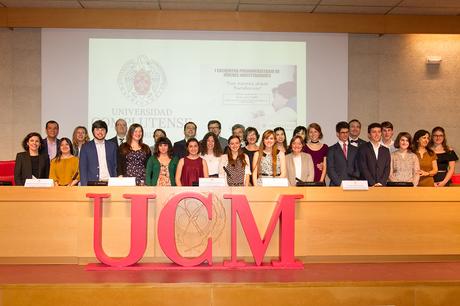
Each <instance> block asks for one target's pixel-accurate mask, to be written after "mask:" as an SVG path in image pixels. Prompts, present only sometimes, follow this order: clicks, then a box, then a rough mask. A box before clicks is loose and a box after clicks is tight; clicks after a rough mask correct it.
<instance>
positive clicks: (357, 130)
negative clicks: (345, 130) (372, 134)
mask: <svg viewBox="0 0 460 306" xmlns="http://www.w3.org/2000/svg"><path fill="white" fill-rule="evenodd" d="M348 124H349V125H350V129H349V131H350V132H349V134H350V139H349V140H348V141H349V142H350V145H352V146H354V147H357V148H358V147H360V146H361V145H363V144H365V143H366V141H365V140H363V139H361V138H359V135H360V134H361V122H359V120H358V119H353V120H350V122H348Z"/></svg>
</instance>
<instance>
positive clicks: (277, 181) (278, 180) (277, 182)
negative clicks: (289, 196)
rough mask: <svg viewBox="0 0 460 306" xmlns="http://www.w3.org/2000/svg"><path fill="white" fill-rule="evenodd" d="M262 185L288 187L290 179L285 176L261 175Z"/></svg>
mask: <svg viewBox="0 0 460 306" xmlns="http://www.w3.org/2000/svg"><path fill="white" fill-rule="evenodd" d="M260 181H261V186H263V187H288V186H289V181H288V179H287V178H285V177H261V178H260Z"/></svg>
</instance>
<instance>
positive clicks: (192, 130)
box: [173, 121, 196, 159]
mask: <svg viewBox="0 0 460 306" xmlns="http://www.w3.org/2000/svg"><path fill="white" fill-rule="evenodd" d="M195 136H196V124H195V123H194V122H191V121H190V122H187V123H186V124H185V125H184V139H182V140H180V141H177V142H175V143H174V146H173V155H174V156H177V157H178V158H179V159H181V158H182V157H185V156H186V155H187V140H189V139H190V138H194V137H195Z"/></svg>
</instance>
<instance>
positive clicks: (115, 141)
mask: <svg viewBox="0 0 460 306" xmlns="http://www.w3.org/2000/svg"><path fill="white" fill-rule="evenodd" d="M125 140H126V137H125ZM108 141H111V142H113V143H114V144H115V145H116V146H117V148H118V136H115V137H112V138H110V139H108Z"/></svg>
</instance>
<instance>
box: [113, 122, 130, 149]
mask: <svg viewBox="0 0 460 306" xmlns="http://www.w3.org/2000/svg"><path fill="white" fill-rule="evenodd" d="M127 131H128V124H127V123H126V121H125V120H124V119H121V118H120V119H118V120H117V121H116V122H115V132H116V133H117V135H115V137H113V138H110V139H109V141H111V142H113V143H114V144H115V145H116V146H117V148H118V147H119V146H120V145H121V144H122V143H123V142H126V132H127Z"/></svg>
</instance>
